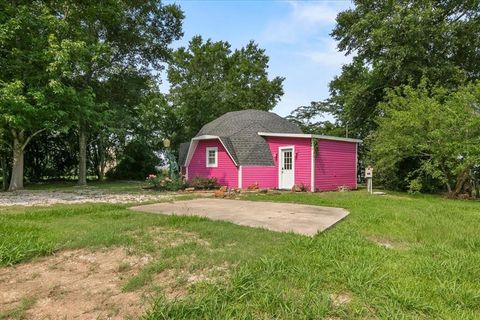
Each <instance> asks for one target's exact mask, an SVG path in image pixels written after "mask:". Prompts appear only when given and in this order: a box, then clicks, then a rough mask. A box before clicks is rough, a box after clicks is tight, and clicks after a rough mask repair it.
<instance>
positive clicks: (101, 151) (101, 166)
mask: <svg viewBox="0 0 480 320" xmlns="http://www.w3.org/2000/svg"><path fill="white" fill-rule="evenodd" d="M104 178H105V148H104V146H103V140H102V139H101V138H100V140H99V141H98V180H100V181H103V179H104Z"/></svg>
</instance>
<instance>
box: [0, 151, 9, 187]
mask: <svg viewBox="0 0 480 320" xmlns="http://www.w3.org/2000/svg"><path fill="white" fill-rule="evenodd" d="M0 162H1V164H2V190H7V188H8V168H7V159H6V157H5V156H3V155H2V157H1V159H0Z"/></svg>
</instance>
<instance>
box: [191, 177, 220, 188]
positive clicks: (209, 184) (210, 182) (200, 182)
mask: <svg viewBox="0 0 480 320" xmlns="http://www.w3.org/2000/svg"><path fill="white" fill-rule="evenodd" d="M188 185H189V186H190V187H193V188H195V189H204V190H205V189H206V190H211V189H217V188H219V187H220V185H219V184H218V181H217V178H215V177H213V178H206V177H195V178H193V179H192V180H190V181H189V183H188Z"/></svg>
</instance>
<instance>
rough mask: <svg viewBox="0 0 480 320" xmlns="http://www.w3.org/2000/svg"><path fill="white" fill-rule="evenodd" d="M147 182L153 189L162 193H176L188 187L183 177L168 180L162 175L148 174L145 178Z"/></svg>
mask: <svg viewBox="0 0 480 320" xmlns="http://www.w3.org/2000/svg"><path fill="white" fill-rule="evenodd" d="M147 182H148V183H149V184H150V186H151V187H152V188H153V189H157V190H162V191H178V190H182V189H185V188H186V187H187V186H188V185H187V182H186V181H185V179H184V178H183V177H178V178H173V179H172V178H170V177H168V176H163V175H158V176H157V175H155V174H150V175H148V177H147Z"/></svg>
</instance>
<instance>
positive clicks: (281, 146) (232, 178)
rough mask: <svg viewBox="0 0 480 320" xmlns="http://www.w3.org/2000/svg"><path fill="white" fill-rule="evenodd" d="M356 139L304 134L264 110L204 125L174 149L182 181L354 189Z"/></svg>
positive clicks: (231, 114) (226, 116) (232, 185)
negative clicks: (201, 179) (199, 179)
mask: <svg viewBox="0 0 480 320" xmlns="http://www.w3.org/2000/svg"><path fill="white" fill-rule="evenodd" d="M360 142H361V140H357V139H349V138H339V137H331V136H323V135H314V134H304V133H303V132H302V130H301V129H300V128H299V127H298V126H297V125H295V124H293V123H291V122H289V121H287V120H286V119H284V118H282V117H280V116H278V115H276V114H274V113H271V112H265V111H259V110H243V111H236V112H229V113H226V114H224V115H223V116H221V117H219V118H217V119H215V120H214V121H212V122H210V123H208V124H206V125H205V126H203V128H202V129H201V130H200V132H199V133H198V134H197V136H195V137H194V138H193V139H192V140H191V141H190V142H188V143H184V144H182V145H181V146H180V152H179V164H180V166H181V168H182V172H183V173H184V174H185V176H186V178H187V179H193V178H194V177H216V178H217V179H218V182H219V183H220V184H221V185H225V186H228V187H229V188H247V187H248V186H249V185H252V184H254V183H257V184H258V186H259V187H260V188H269V189H291V188H292V187H293V186H294V185H304V186H306V187H307V188H308V190H310V191H312V192H313V191H327V190H337V189H338V187H341V186H345V187H348V188H351V189H355V188H357V144H358V143H360Z"/></svg>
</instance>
